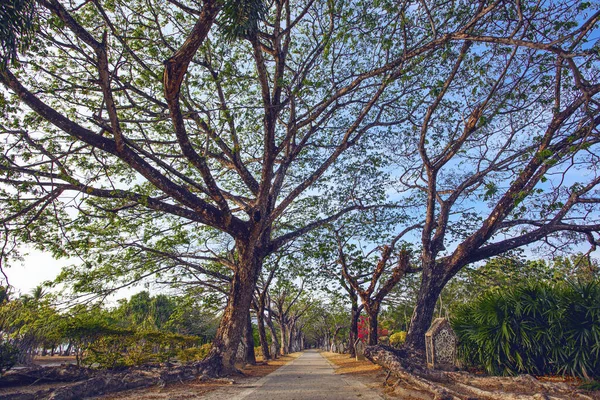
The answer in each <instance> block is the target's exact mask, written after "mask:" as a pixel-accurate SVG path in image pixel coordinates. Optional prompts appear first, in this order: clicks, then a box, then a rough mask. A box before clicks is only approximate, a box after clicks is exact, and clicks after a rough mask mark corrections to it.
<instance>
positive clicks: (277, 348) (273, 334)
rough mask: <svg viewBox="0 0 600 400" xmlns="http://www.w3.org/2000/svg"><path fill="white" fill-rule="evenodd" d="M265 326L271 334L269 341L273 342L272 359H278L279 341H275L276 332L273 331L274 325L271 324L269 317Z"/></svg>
mask: <svg viewBox="0 0 600 400" xmlns="http://www.w3.org/2000/svg"><path fill="white" fill-rule="evenodd" d="M266 321H267V326H268V327H269V332H271V339H272V340H273V344H274V345H275V351H274V352H273V354H272V355H273V358H274V359H276V358H277V357H279V351H280V345H279V340H278V339H277V330H276V329H275V325H274V324H273V319H271V316H270V315H269V317H267V318H266Z"/></svg>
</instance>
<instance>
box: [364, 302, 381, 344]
mask: <svg viewBox="0 0 600 400" xmlns="http://www.w3.org/2000/svg"><path fill="white" fill-rule="evenodd" d="M365 311H366V312H367V317H368V320H369V346H375V345H376V344H377V342H378V341H379V334H378V329H379V326H378V321H377V317H378V316H379V304H378V303H374V304H371V305H370V306H369V307H365Z"/></svg>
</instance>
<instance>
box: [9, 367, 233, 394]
mask: <svg viewBox="0 0 600 400" xmlns="http://www.w3.org/2000/svg"><path fill="white" fill-rule="evenodd" d="M215 364H216V363H215V360H206V362H205V361H202V362H199V363H196V364H187V365H181V366H174V365H173V364H161V365H146V366H142V367H139V368H128V369H124V370H121V371H100V370H93V369H88V368H80V367H76V366H73V365H71V366H61V367H45V368H40V367H38V368H31V369H27V370H20V371H11V372H10V374H7V375H6V376H4V377H3V378H2V379H0V383H2V385H3V386H23V385H30V384H31V383H34V382H39V383H50V382H69V383H70V382H74V383H71V384H69V385H65V386H61V387H58V388H51V389H43V390H39V391H37V392H30V393H14V394H7V395H3V396H2V397H3V399H7V400H34V399H48V400H50V399H52V400H71V399H73V400H74V399H81V398H85V397H91V396H99V395H102V394H107V393H115V392H121V391H124V390H131V389H139V388H143V387H149V386H156V385H159V386H165V385H167V384H170V383H176V382H185V381H191V380H194V379H197V378H200V379H203V380H211V381H212V380H215V381H221V379H219V378H220V376H221V375H220V373H221V372H222V371H221V368H215ZM223 383H228V384H230V383H231V381H229V380H227V381H226V382H225V381H224V380H223Z"/></svg>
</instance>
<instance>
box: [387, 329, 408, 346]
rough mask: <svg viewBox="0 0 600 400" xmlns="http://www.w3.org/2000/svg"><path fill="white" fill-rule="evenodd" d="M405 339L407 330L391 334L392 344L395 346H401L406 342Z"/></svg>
mask: <svg viewBox="0 0 600 400" xmlns="http://www.w3.org/2000/svg"><path fill="white" fill-rule="evenodd" d="M405 340H406V332H405V331H400V332H395V333H392V334H391V335H390V345H392V346H394V347H400V346H401V345H402V344H404V341H405Z"/></svg>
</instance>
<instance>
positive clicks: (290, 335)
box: [287, 321, 296, 353]
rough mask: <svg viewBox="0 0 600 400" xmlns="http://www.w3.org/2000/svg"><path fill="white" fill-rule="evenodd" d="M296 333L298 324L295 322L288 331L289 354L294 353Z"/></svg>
mask: <svg viewBox="0 0 600 400" xmlns="http://www.w3.org/2000/svg"><path fill="white" fill-rule="evenodd" d="M295 333H296V322H295V321H293V322H292V323H291V324H290V326H289V328H288V329H287V334H288V335H287V336H288V339H287V342H288V343H287V345H288V347H287V352H288V353H293V352H294V335H295Z"/></svg>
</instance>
